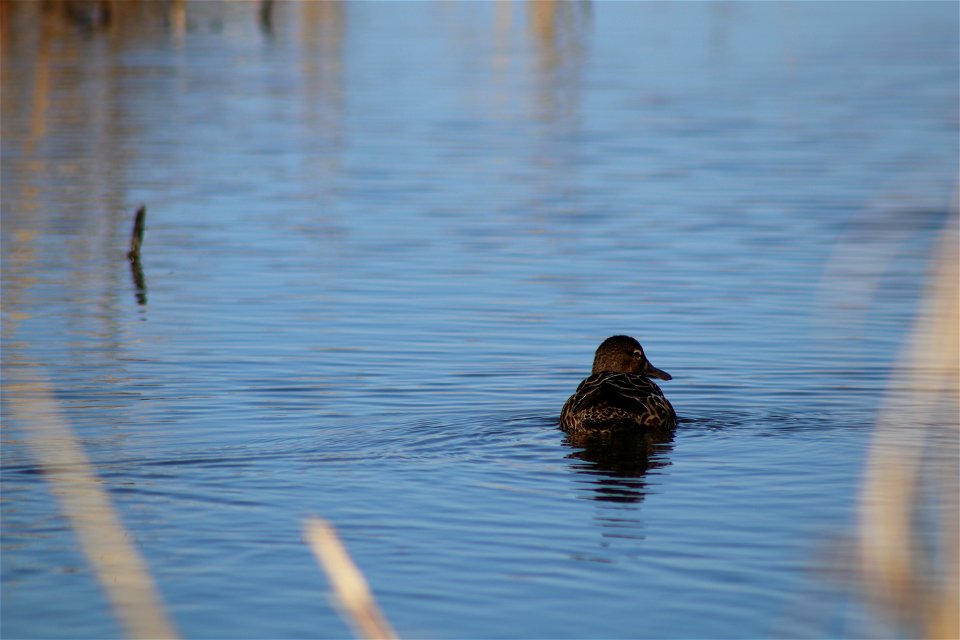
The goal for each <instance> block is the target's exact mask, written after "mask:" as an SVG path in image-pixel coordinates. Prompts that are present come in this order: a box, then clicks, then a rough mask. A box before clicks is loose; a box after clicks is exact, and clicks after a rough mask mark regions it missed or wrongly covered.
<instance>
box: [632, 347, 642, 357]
mask: <svg viewBox="0 0 960 640" xmlns="http://www.w3.org/2000/svg"><path fill="white" fill-rule="evenodd" d="M633 357H634V358H642V357H643V351H640V350H639V349H637V350H636V351H634V352H633Z"/></svg>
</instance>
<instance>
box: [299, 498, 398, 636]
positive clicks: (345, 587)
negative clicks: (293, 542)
mask: <svg viewBox="0 0 960 640" xmlns="http://www.w3.org/2000/svg"><path fill="white" fill-rule="evenodd" d="M304 537H305V538H306V540H307V543H308V544H309V545H310V548H311V549H312V550H313V553H314V555H315V556H316V557H317V561H318V562H319V563H320V566H321V567H323V570H324V571H325V572H326V574H327V579H328V580H329V581H330V584H331V586H332V587H333V590H334V593H335V594H336V598H337V601H338V602H339V604H340V608H341V609H342V611H343V613H344V614H345V616H346V617H347V620H348V621H349V622H350V624H351V625H352V626H353V627H354V630H355V631H356V633H357V635H358V636H359V637H361V638H367V639H368V640H375V639H392V638H396V637H397V634H396V632H394V630H393V629H392V628H391V627H390V624H389V623H388V622H387V620H386V618H384V617H383V614H382V613H380V608H379V607H378V606H377V603H376V601H375V600H374V599H373V594H372V593H371V592H370V587H369V586H367V581H366V579H365V578H364V577H363V574H362V573H361V572H360V569H358V568H357V565H356V564H354V562H353V560H352V559H351V558H350V554H349V553H348V552H347V549H346V547H344V546H343V543H342V542H341V541H340V537H339V536H338V535H337V532H336V530H335V529H334V528H333V527H332V526H331V525H330V524H329V523H328V522H326V521H325V520H321V519H320V518H316V517H311V518H308V519H307V521H306V522H305V523H304Z"/></svg>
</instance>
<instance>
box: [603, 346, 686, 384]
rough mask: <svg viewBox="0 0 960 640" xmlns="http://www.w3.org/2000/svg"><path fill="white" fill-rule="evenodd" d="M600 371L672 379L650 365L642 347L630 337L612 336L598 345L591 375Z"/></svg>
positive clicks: (664, 372)
mask: <svg viewBox="0 0 960 640" xmlns="http://www.w3.org/2000/svg"><path fill="white" fill-rule="evenodd" d="M601 371H617V372H621V373H640V374H643V375H645V376H649V377H651V378H660V379H661V380H669V379H670V378H672V377H673V376H671V375H670V374H669V373H667V372H666V371H664V370H662V369H657V368H656V367H655V366H653V365H652V364H650V361H649V360H647V356H646V355H644V353H643V347H641V346H640V343H639V342H637V341H636V340H634V339H633V338H631V337H630V336H613V337H611V338H607V339H606V340H604V341H603V342H601V343H600V346H599V347H597V353H596V355H595V356H594V357H593V373H600V372H601Z"/></svg>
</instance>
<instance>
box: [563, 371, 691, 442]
mask: <svg viewBox="0 0 960 640" xmlns="http://www.w3.org/2000/svg"><path fill="white" fill-rule="evenodd" d="M676 424H677V414H676V413H675V412H674V410H673V407H672V406H671V405H670V403H669V402H668V401H667V399H666V398H665V397H663V392H662V391H661V390H660V387H658V386H657V385H656V383H654V382H653V381H652V380H650V378H647V377H646V376H644V375H641V374H638V373H619V372H612V371H604V372H601V373H595V374H593V375H592V376H590V377H589V378H587V379H586V380H584V381H583V382H581V383H580V386H579V387H577V391H576V393H574V394H573V395H572V396H570V399H569V400H567V402H566V403H565V404H564V405H563V409H562V410H561V412H560V428H562V429H563V430H564V431H568V432H580V431H598V430H604V429H623V428H626V429H638V430H648V431H669V430H672V429H673V428H674V427H676Z"/></svg>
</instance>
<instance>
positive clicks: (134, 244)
mask: <svg viewBox="0 0 960 640" xmlns="http://www.w3.org/2000/svg"><path fill="white" fill-rule="evenodd" d="M146 219H147V205H145V204H142V205H140V208H139V209H137V217H136V218H135V219H134V221H133V233H132V234H131V236H130V251H128V252H127V259H128V260H130V262H137V263H139V262H140V245H141V244H143V229H144V224H145V222H146Z"/></svg>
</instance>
